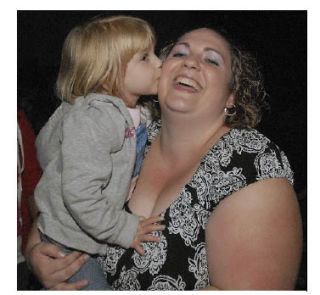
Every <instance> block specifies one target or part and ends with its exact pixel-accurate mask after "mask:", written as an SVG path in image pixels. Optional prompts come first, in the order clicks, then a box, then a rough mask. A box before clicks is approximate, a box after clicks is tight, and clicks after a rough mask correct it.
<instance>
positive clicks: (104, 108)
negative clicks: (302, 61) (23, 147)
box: [35, 16, 163, 290]
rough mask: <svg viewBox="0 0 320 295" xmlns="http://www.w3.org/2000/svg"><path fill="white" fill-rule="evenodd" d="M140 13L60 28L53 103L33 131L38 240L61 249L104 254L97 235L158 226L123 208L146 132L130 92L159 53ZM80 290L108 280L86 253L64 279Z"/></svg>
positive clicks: (153, 67) (132, 234)
mask: <svg viewBox="0 0 320 295" xmlns="http://www.w3.org/2000/svg"><path fill="white" fill-rule="evenodd" d="M154 43H155V36H154V33H153V30H152V29H151V27H150V26H149V24H148V23H146V22H145V21H143V20H141V19H138V18H134V17H127V16H115V17H109V18H98V19H94V20H92V21H90V22H88V23H86V24H84V25H82V26H78V27H75V28H74V29H73V30H71V32H70V33H69V34H68V36H67V38H66V40H65V42H64V46H63V50H62V58H61V66H60V71H59V75H58V80H57V89H58V93H59V96H60V98H61V99H62V101H63V102H62V104H61V106H60V107H59V108H58V109H57V110H56V111H55V113H54V114H53V115H52V116H51V118H50V119H49V121H48V122H47V124H46V125H45V126H44V127H43V128H42V130H41V131H40V134H39V136H38V138H37V143H36V144H37V150H38V158H39V162H40V164H41V167H42V169H43V171H44V173H43V176H42V178H41V180H40V182H39V184H38V186H37V188H36V191H35V198H36V202H37V206H38V208H39V211H40V216H39V220H38V228H39V230H40V232H41V237H42V240H44V241H47V242H50V243H54V244H56V245H58V246H59V247H60V248H61V249H63V250H64V251H65V252H66V253H69V252H70V251H72V249H77V250H80V251H83V252H86V253H89V254H91V255H92V256H94V255H96V254H98V255H105V254H106V249H107V243H111V244H118V245H120V246H121V247H124V248H128V247H132V248H135V249H136V251H137V252H138V253H140V254H141V255H143V254H144V250H143V249H142V247H141V246H140V243H141V242H142V241H154V242H159V238H157V237H155V236H151V235H148V234H149V233H150V232H152V231H156V230H162V229H163V226H162V225H159V224H156V223H157V222H159V221H161V220H162V219H161V218H160V217H154V218H149V219H145V218H143V217H138V216H135V215H132V214H128V213H127V212H126V211H125V210H123V205H124V202H125V200H126V197H127V196H128V191H129V187H130V182H131V179H132V177H135V176H136V175H137V174H138V173H139V169H140V166H141V162H142V155H143V150H144V145H145V142H146V124H147V123H148V120H149V119H150V116H149V113H148V112H147V109H145V108H143V107H142V106H137V105H136V104H137V101H138V99H139V96H140V95H149V94H156V92H157V86H158V79H159V76H160V66H161V62H160V60H159V59H158V58H157V57H156V55H155V54H154ZM137 147H138V149H137ZM83 278H85V279H89V285H88V287H87V290H99V289H108V288H109V289H111V288H110V287H109V286H108V285H107V283H106V280H105V278H104V276H103V273H102V270H101V268H100V266H99V265H98V263H97V261H96V259H95V258H94V257H91V258H90V259H89V261H88V262H87V263H86V264H85V265H84V266H83V267H82V269H81V270H80V272H78V273H77V274H76V275H75V276H73V277H72V278H71V279H70V280H69V282H70V281H78V280H79V279H83Z"/></svg>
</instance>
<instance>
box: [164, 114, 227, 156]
mask: <svg viewBox="0 0 320 295" xmlns="http://www.w3.org/2000/svg"><path fill="white" fill-rule="evenodd" d="M229 129H230V128H228V127H226V126H225V125H224V117H221V118H219V119H218V120H215V121H213V120H209V121H208V120H204V119H203V118H198V119H194V118H190V116H188V115H185V114H175V115H173V116H166V115H164V114H162V127H161V132H160V135H159V144H160V150H161V153H162V154H163V155H164V156H165V157H166V158H167V159H168V160H171V161H179V160H181V161H183V160H185V159H186V157H195V158H198V157H202V156H204V155H205V154H206V153H207V152H208V150H209V149H210V148H211V147H212V146H213V145H214V144H215V143H216V142H217V141H218V140H219V139H220V137H221V136H222V135H223V134H225V133H226V132H227V131H228V130H229Z"/></svg>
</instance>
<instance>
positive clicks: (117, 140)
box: [35, 94, 139, 255]
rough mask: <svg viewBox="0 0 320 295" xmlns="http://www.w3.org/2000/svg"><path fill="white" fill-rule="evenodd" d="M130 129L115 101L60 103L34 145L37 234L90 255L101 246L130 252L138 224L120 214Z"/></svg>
mask: <svg viewBox="0 0 320 295" xmlns="http://www.w3.org/2000/svg"><path fill="white" fill-rule="evenodd" d="M132 130H134V126H133V122H132V118H131V116H130V113H129V111H128V110H127V108H126V106H125V104H124V103H123V101H122V100H121V99H119V98H116V97H112V96H108V95H104V94H89V95H87V96H86V97H85V98H84V97H79V98H77V99H76V101H75V104H74V105H70V104H68V103H65V102H63V103H62V104H61V106H60V107H59V108H58V109H57V110H56V111H55V113H54V114H53V115H52V116H51V118H50V119H49V121H48V122H47V123H46V125H45V126H44V127H43V128H42V129H41V131H40V133H39V135H38V137H37V140H36V147H37V153H38V159H39V162H40V165H41V167H42V169H43V176H42V178H41V180H40V182H39V184H38V186H37V187H36V190H35V199H36V203H37V206H38V208H39V211H40V216H39V221H38V227H39V229H40V231H41V232H43V233H44V234H46V235H47V236H49V237H50V238H51V239H53V240H55V241H57V242H59V243H61V244H63V245H64V246H67V247H69V248H73V249H78V250H81V251H84V252H87V253H89V254H100V255H105V254H106V249H107V245H106V242H108V243H112V244H118V245H120V246H122V247H125V248H128V247H130V245H131V243H132V241H133V239H134V237H135V235H136V230H137V227H138V223H139V218H138V217H137V216H135V215H132V214H129V213H127V212H126V211H124V210H123V205H124V202H125V199H126V197H127V194H128V190H129V186H130V180H131V177H132V172H133V168H134V163H135V158H136V136H135V132H132Z"/></svg>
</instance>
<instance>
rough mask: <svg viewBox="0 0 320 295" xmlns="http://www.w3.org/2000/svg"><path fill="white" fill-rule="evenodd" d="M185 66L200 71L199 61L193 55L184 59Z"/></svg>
mask: <svg viewBox="0 0 320 295" xmlns="http://www.w3.org/2000/svg"><path fill="white" fill-rule="evenodd" d="M184 66H185V67H187V68H190V69H198V68H199V61H198V59H197V58H196V57H195V56H193V55H191V54H190V55H188V56H186V57H185V59H184Z"/></svg>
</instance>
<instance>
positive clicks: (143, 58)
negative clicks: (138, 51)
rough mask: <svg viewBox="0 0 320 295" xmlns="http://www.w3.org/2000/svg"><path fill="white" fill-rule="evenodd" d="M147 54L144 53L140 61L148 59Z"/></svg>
mask: <svg viewBox="0 0 320 295" xmlns="http://www.w3.org/2000/svg"><path fill="white" fill-rule="evenodd" d="M148 57H149V56H148V54H144V55H143V56H142V58H141V60H142V61H147V60H148Z"/></svg>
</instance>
